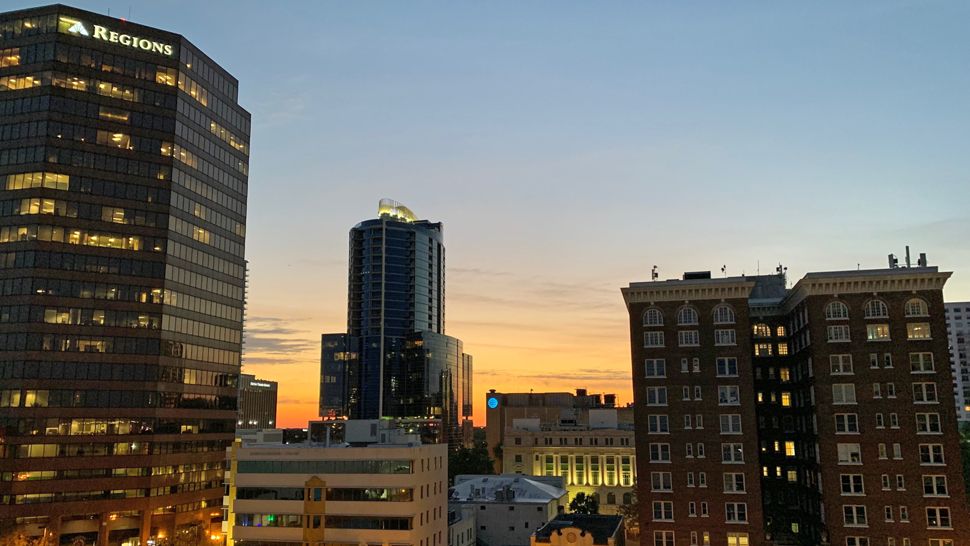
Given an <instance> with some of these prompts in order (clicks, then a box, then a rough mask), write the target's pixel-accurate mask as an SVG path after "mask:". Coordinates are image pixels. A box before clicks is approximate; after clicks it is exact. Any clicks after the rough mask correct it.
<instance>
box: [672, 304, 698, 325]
mask: <svg viewBox="0 0 970 546" xmlns="http://www.w3.org/2000/svg"><path fill="white" fill-rule="evenodd" d="M677 324H678V325H680V326H685V325H689V324H697V309H694V308H693V307H691V306H689V305H685V306H683V307H681V308H680V311H677Z"/></svg>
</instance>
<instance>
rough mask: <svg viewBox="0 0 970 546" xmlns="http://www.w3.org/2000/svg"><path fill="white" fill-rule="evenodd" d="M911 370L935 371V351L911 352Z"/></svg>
mask: <svg viewBox="0 0 970 546" xmlns="http://www.w3.org/2000/svg"><path fill="white" fill-rule="evenodd" d="M909 370H910V372H912V373H933V372H935V371H936V367H935V366H934V364H933V353H909Z"/></svg>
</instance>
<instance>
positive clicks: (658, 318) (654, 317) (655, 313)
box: [643, 307, 664, 326]
mask: <svg viewBox="0 0 970 546" xmlns="http://www.w3.org/2000/svg"><path fill="white" fill-rule="evenodd" d="M643 325H644V326H663V325H664V314H663V312H662V311H661V310H660V309H657V308H656V307H651V308H650V309H647V310H646V311H644V313H643Z"/></svg>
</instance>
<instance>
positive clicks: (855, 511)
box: [842, 504, 868, 527]
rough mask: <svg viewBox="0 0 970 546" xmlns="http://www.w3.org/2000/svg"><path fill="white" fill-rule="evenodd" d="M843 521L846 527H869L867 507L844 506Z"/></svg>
mask: <svg viewBox="0 0 970 546" xmlns="http://www.w3.org/2000/svg"><path fill="white" fill-rule="evenodd" d="M842 521H843V522H844V523H845V525H846V526H853V527H861V526H865V525H867V524H868V523H867V521H866V507H865V506H863V505H859V504H846V505H843V506H842Z"/></svg>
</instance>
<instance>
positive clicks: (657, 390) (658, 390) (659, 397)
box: [647, 387, 667, 406]
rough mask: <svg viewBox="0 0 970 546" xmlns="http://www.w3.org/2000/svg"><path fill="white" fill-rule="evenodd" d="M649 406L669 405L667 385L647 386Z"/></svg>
mask: <svg viewBox="0 0 970 546" xmlns="http://www.w3.org/2000/svg"><path fill="white" fill-rule="evenodd" d="M647 405H648V406H666V405H667V387H647Z"/></svg>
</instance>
